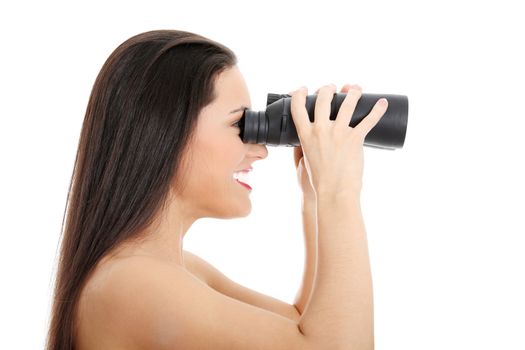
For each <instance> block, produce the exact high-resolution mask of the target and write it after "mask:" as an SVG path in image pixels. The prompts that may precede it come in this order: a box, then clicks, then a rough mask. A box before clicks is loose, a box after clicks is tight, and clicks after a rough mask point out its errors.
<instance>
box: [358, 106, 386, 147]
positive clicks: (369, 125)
mask: <svg viewBox="0 0 525 350" xmlns="http://www.w3.org/2000/svg"><path fill="white" fill-rule="evenodd" d="M381 100H384V101H385V104H382V103H381V102H380V101H381ZM387 109H388V100H387V99H386V98H381V99H379V100H378V101H377V102H376V104H375V105H374V107H373V108H372V110H371V111H370V113H369V114H368V115H367V116H366V117H365V118H363V120H361V121H360V122H359V124H358V125H357V126H356V127H355V128H354V130H356V131H358V132H359V133H360V134H361V135H362V137H363V138H364V137H365V136H366V135H367V134H368V133H369V132H370V130H372V129H373V128H374V126H376V124H377V123H378V122H379V120H380V119H381V117H383V115H384V114H385V112H386V110H387Z"/></svg>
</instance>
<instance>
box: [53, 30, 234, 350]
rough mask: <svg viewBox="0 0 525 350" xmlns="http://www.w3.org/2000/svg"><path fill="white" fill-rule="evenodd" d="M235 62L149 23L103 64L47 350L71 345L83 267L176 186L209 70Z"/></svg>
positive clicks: (72, 198) (213, 47)
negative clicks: (155, 28) (151, 28)
mask: <svg viewBox="0 0 525 350" xmlns="http://www.w3.org/2000/svg"><path fill="white" fill-rule="evenodd" d="M236 64H237V58H236V56H235V54H234V53H233V52H232V51H231V50H230V49H229V48H227V47H226V46H224V45H222V44H220V43H218V42H215V41H213V40H210V39H208V38H205V37H203V36H200V35H197V34H194V33H190V32H185V31H179V30H155V31H149V32H145V33H141V34H138V35H135V36H133V37H131V38H129V39H128V40H126V41H125V42H123V43H122V44H121V45H120V46H118V47H117V48H116V49H115V51H113V52H112V53H111V55H110V56H109V57H108V59H107V60H106V62H105V63H104V65H103V66H102V69H101V70H100V72H99V74H98V76H97V78H96V80H95V83H94V85H93V89H92V91H91V95H90V97H89V102H88V105H87V109H86V114H85V117H84V122H83V124H82V130H81V134H80V140H79V144H78V150H77V154H76V159H75V164H74V167H73V173H72V176H71V182H70V185H69V191H68V196H67V200H66V206H65V209H64V216H63V221H62V232H61V234H62V235H63V236H62V240H61V246H60V258H59V262H58V270H57V275H56V281H55V289H54V298H53V301H52V307H51V315H50V323H49V329H48V334H47V343H46V349H47V350H65V349H74V348H75V339H74V336H75V327H76V325H75V312H76V309H77V302H78V299H79V295H80V292H81V290H82V287H83V286H84V284H85V282H86V280H87V277H88V275H89V274H90V273H91V272H92V270H93V268H94V267H95V265H96V264H97V262H98V261H99V260H100V259H101V258H102V257H103V256H104V255H105V254H107V253H108V252H109V251H110V250H112V249H113V248H115V247H116V246H117V245H119V244H120V243H122V242H124V241H128V240H130V239H133V238H135V237H137V236H138V235H139V233H140V232H141V231H142V230H144V229H145V228H147V227H148V226H149V225H151V223H152V222H153V221H154V220H155V218H156V216H157V215H158V214H159V212H160V211H161V210H162V209H163V208H164V207H165V205H166V201H167V199H168V194H169V193H170V190H173V189H174V190H175V191H177V190H178V189H179V187H180V186H181V185H182V184H183V182H184V181H183V175H184V174H182V173H180V172H181V171H182V169H183V165H181V163H183V160H184V159H185V156H184V157H183V155H185V154H186V152H187V151H188V152H190V151H191V150H190V149H189V145H190V144H191V140H192V137H193V135H194V134H193V132H194V130H195V127H196V124H197V117H198V114H199V112H200V110H201V109H202V108H203V107H205V106H206V105H208V104H209V103H211V102H212V101H214V99H215V98H216V94H215V91H214V86H215V79H216V77H217V75H218V74H219V73H221V72H222V71H223V70H225V69H227V68H230V67H232V66H234V65H236ZM179 169H181V170H179ZM182 186H183V185H182ZM66 214H67V215H66ZM64 222H65V229H64Z"/></svg>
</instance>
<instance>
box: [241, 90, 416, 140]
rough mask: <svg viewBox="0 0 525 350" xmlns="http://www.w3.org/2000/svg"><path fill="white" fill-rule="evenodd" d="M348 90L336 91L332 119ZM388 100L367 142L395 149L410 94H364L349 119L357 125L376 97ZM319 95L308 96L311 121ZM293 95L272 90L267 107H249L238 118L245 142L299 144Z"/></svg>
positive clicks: (402, 131)
mask: <svg viewBox="0 0 525 350" xmlns="http://www.w3.org/2000/svg"><path fill="white" fill-rule="evenodd" d="M345 97H346V93H335V94H334V96H333V98H332V103H331V108H330V120H335V119H336V116H337V113H338V111H339V107H340V106H341V104H342V103H343V100H344V99H345ZM382 97H384V98H386V99H387V100H388V107H387V110H386V112H385V114H384V115H383V116H382V117H381V119H380V120H379V122H378V123H377V124H376V125H375V126H374V128H372V129H371V130H370V131H369V132H368V134H367V135H366V137H365V140H364V143H363V145H364V146H368V147H374V148H381V149H389V150H394V149H396V148H402V147H403V144H404V142H405V135H406V129H407V121H408V98H407V96H404V95H391V94H390V95H389V94H365V93H363V94H361V98H360V99H359V101H358V102H357V105H356V107H355V110H354V114H353V115H352V118H351V120H350V125H349V126H351V127H355V126H356V125H357V124H359V122H360V121H361V120H363V118H365V117H366V116H367V115H368V114H369V113H370V111H371V110H372V107H373V106H374V105H375V103H376V102H377V100H379V99H380V98H382ZM316 99H317V95H308V96H307V97H306V110H307V111H308V117H309V118H310V121H311V122H313V121H314V108H315V101H316ZM291 102H292V96H291V95H288V94H274V93H269V94H268V97H267V100H266V110H264V111H259V112H257V111H252V110H250V109H247V110H245V111H244V114H243V116H242V118H241V120H240V121H239V123H238V125H239V127H240V129H241V134H240V137H241V139H242V141H243V142H244V143H258V144H266V145H270V146H299V145H300V142H299V137H298V136H297V130H296V128H295V124H294V123H293V119H292V114H291Z"/></svg>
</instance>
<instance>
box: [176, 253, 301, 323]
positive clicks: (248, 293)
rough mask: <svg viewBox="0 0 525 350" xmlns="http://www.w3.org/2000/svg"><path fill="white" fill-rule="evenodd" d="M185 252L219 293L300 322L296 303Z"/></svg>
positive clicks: (189, 260)
mask: <svg viewBox="0 0 525 350" xmlns="http://www.w3.org/2000/svg"><path fill="white" fill-rule="evenodd" d="M184 254H185V259H186V260H187V261H188V262H189V263H190V266H191V268H192V269H193V271H194V272H195V273H196V274H198V275H199V276H201V278H202V279H203V280H205V281H206V282H207V283H208V284H209V285H210V287H212V288H213V289H215V290H216V291H218V292H219V293H221V294H224V295H227V296H229V297H232V298H234V299H237V300H240V301H243V302H245V303H247V304H251V305H254V306H257V307H260V308H262V309H266V310H269V311H272V312H275V313H277V314H279V315H282V316H284V317H287V318H289V319H291V320H293V321H295V322H297V323H299V319H300V318H301V314H300V313H299V311H298V310H297V308H296V307H295V306H294V305H291V304H288V303H286V302H284V301H282V300H279V299H277V298H274V297H272V296H269V295H266V294H263V293H259V292H257V291H255V290H253V289H250V288H247V287H245V286H243V285H241V284H239V283H237V282H235V281H233V280H231V279H230V278H228V277H227V276H226V275H224V274H223V273H222V272H221V271H219V270H217V269H216V268H215V267H214V266H213V265H211V264H209V263H208V262H207V261H206V260H204V259H202V258H200V257H199V256H197V255H195V254H192V253H189V252H187V251H185V252H184Z"/></svg>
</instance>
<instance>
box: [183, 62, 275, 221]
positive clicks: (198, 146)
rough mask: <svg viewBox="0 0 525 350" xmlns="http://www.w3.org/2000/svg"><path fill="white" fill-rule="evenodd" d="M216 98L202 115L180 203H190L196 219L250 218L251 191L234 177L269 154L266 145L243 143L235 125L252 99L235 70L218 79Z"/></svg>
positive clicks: (192, 146)
mask: <svg viewBox="0 0 525 350" xmlns="http://www.w3.org/2000/svg"><path fill="white" fill-rule="evenodd" d="M215 92H216V95H217V98H216V99H215V101H213V102H212V103H211V104H209V105H208V106H206V107H204V108H203V109H202V110H201V113H200V114H199V118H198V123H197V130H196V134H195V139H194V143H192V145H191V146H190V148H191V154H192V156H191V159H190V160H189V161H190V164H191V165H190V166H189V167H185V169H187V173H186V175H185V180H186V186H185V187H184V189H183V193H182V197H184V200H185V202H186V203H191V206H192V211H193V212H194V214H195V216H196V217H197V218H199V217H216V218H232V217H240V216H247V215H248V214H249V213H250V211H251V202H250V199H249V195H250V190H249V189H247V188H246V187H244V186H242V185H241V184H239V183H238V182H237V181H236V180H235V179H234V178H233V173H234V172H236V171H239V170H243V169H247V168H250V167H251V165H252V164H253V162H255V161H256V160H259V159H264V158H266V157H267V156H268V150H267V149H266V146H264V145H260V144H245V143H243V142H242V140H241V138H240V136H239V134H240V129H239V127H238V126H236V125H234V124H235V123H236V122H238V121H239V120H240V119H241V117H242V115H243V110H242V109H243V108H245V107H247V108H250V109H251V102H250V95H249V92H248V89H247V86H246V83H245V81H244V78H243V76H242V74H241V72H240V71H239V69H238V67H237V66H234V67H232V68H229V69H227V70H225V71H223V72H222V73H221V74H219V75H218V77H217V80H216V83H215ZM234 110H237V111H236V112H233V113H231V111H234ZM245 182H246V181H245ZM247 182H248V184H249V185H250V186H252V187H253V184H251V183H250V181H249V180H248V181H247Z"/></svg>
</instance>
